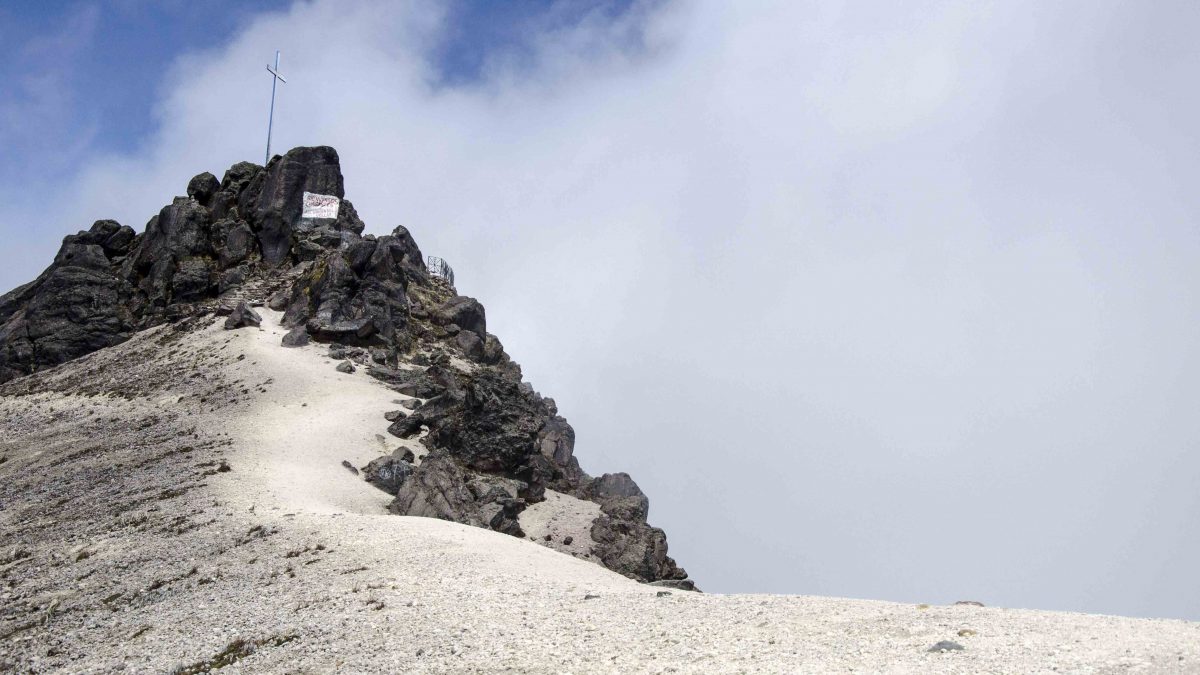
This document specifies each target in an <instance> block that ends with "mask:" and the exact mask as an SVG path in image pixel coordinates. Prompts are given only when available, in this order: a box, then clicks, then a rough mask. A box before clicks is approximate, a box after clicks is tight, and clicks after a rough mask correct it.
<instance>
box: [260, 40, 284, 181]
mask: <svg viewBox="0 0 1200 675" xmlns="http://www.w3.org/2000/svg"><path fill="white" fill-rule="evenodd" d="M267 71H269V72H270V73H271V115H270V117H268V118H267V159H266V161H264V162H263V166H266V165H267V164H268V163H270V161H271V127H272V126H274V124H275V85H277V84H278V83H280V82H283V83H284V84H287V80H285V79H283V76H282V75H280V74H279V50H278V49H276V50H275V67H274V68H272V67H271V64H269V63H268V64H267Z"/></svg>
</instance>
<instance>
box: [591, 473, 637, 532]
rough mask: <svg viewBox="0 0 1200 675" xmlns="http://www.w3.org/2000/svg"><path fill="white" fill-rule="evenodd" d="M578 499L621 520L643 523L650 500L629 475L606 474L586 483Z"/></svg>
mask: <svg viewBox="0 0 1200 675" xmlns="http://www.w3.org/2000/svg"><path fill="white" fill-rule="evenodd" d="M579 497H580V498H582V499H586V500H588V501H592V502H595V503H597V504H599V505H600V510H601V511H603V512H604V513H607V514H608V515H610V516H613V517H614V518H620V519H622V520H633V521H643V522H644V521H645V520H646V516H647V515H649V513H650V500H649V498H647V497H646V494H645V493H644V492H642V489H641V488H639V487H638V484H637V483H635V482H633V479H632V478H630V477H629V474H627V473H624V472H621V473H606V474H604V475H603V476H600V477H599V478H593V479H592V480H590V481H588V482H587V483H586V484H585V485H584V486H583V487H582V488H580V490H579Z"/></svg>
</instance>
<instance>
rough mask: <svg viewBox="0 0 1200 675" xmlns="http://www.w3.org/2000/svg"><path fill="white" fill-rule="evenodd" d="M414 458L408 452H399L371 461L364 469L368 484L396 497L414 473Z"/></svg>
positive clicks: (402, 450)
mask: <svg viewBox="0 0 1200 675" xmlns="http://www.w3.org/2000/svg"><path fill="white" fill-rule="evenodd" d="M412 461H413V456H412V452H411V451H408V450H404V449H401V450H397V451H395V452H393V453H392V454H390V455H385V456H383V457H380V458H378V459H374V460H371V463H370V464H367V466H366V468H365V469H363V476H364V477H365V478H366V480H367V482H368V483H370V484H372V485H374V486H375V487H377V488H379V489H380V490H383V491H384V492H386V493H388V494H390V495H395V494H396V493H397V492H399V491H400V487H401V486H402V485H404V481H405V480H407V479H408V477H409V476H410V475H412V472H413V465H412Z"/></svg>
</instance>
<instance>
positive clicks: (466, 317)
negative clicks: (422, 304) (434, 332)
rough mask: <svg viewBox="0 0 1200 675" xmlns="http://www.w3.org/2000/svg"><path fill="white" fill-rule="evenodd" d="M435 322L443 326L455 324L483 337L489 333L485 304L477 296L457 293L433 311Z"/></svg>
mask: <svg viewBox="0 0 1200 675" xmlns="http://www.w3.org/2000/svg"><path fill="white" fill-rule="evenodd" d="M433 321H434V323H436V324H438V325H442V326H446V325H450V324H454V325H456V326H458V327H459V328H461V329H463V330H469V331H471V332H473V333H475V334H476V335H478V336H479V337H480V338H481V339H482V338H483V337H484V336H486V335H487V318H486V316H485V315H484V311H483V305H481V304H479V301H478V300H476V299H475V298H468V297H467V296H465V295H456V296H454V297H453V298H451V299H450V300H448V301H447V302H446V303H445V304H443V305H442V306H441V307H438V308H437V309H436V310H434V312H433Z"/></svg>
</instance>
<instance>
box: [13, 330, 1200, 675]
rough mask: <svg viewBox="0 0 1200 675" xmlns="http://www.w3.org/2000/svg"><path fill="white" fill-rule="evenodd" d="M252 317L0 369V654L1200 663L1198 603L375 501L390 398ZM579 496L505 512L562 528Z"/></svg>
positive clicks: (784, 669) (159, 664) (115, 665)
mask: <svg viewBox="0 0 1200 675" xmlns="http://www.w3.org/2000/svg"><path fill="white" fill-rule="evenodd" d="M267 314H268V316H267V317H266V319H267V321H265V322H264V329H263V330H262V331H256V330H253V329H242V330H239V331H234V332H225V331H221V330H220V329H219V328H217V327H216V326H208V325H204V324H201V325H196V326H191V327H188V326H178V327H163V328H160V329H155V330H153V331H147V332H146V333H144V334H142V335H139V336H138V337H137V338H135V339H134V340H131V341H130V342H129V343H126V344H125V345H121V346H119V347H116V348H113V349H109V350H104V351H103V352H98V353H97V354H93V355H91V356H88V357H85V358H84V359H80V360H79V361H76V362H74V363H72V364H69V365H67V366H66V367H62V368H58V369H55V370H53V371H49V372H47V373H43V374H41V375H38V376H36V377H33V378H25V379H23V380H21V381H17V382H15V383H9V384H8V385H5V386H4V387H2V388H0V457H2V458H4V459H3V461H2V462H0V671H2V670H6V669H7V670H13V671H16V672H53V671H58V672H86V673H91V672H96V673H99V672H116V671H122V672H138V673H141V672H147V673H161V672H170V671H172V670H178V672H198V671H200V670H203V669H204V668H207V667H214V666H216V665H222V666H223V668H222V670H221V672H228V673H259V672H263V673H285V672H286V673H328V672H344V673H372V672H408V673H471V672H479V673H503V672H511V673H593V672H597V673H630V672H638V673H640V672H648V673H660V672H661V673H667V672H694V673H739V672H745V673H758V672H780V673H797V672H801V673H803V672H814V673H815V672H821V673H824V672H891V673H942V672H945V673H978V672H994V673H1027V672H1081V673H1124V672H1138V673H1146V672H1153V673H1180V672H1200V624H1197V623H1191V622H1183V621H1169V620H1145V619H1128V618H1119V617H1108V616H1096V615H1084V614H1071V613H1061V612H1042V611H1031V610H1015V609H1003V608H991V607H974V606H953V607H941V606H935V607H926V606H914V605H902V604H895V603H885V602H873V601H863V600H846V599H838V598H818V597H804V596H766V595H715V594H697V593H686V592H679V591H669V592H668V591H663V590H662V589H659V588H656V587H651V586H646V585H642V584H638V583H635V582H633V581H630V580H628V579H625V578H624V577H621V576H618V575H616V574H614V573H611V572H609V571H607V570H606V569H604V568H602V567H600V566H598V565H595V564H593V563H590V562H587V561H586V560H584V559H582V558H580V557H574V556H572V555H567V554H564V553H561V552H557V551H554V550H551V549H548V548H546V547H544V546H539V545H536V544H534V543H533V542H531V541H528V540H519V539H515V538H513V537H508V536H505V535H501V534H497V533H494V532H490V531H485V530H480V529H474V528H469V527H465V526H460V525H456V524H453V523H446V522H442V521H436V520H428V519H420V518H403V517H398V516H391V515H386V514H385V513H384V512H383V509H384V506H385V505H386V503H387V496H386V495H384V494H383V493H381V492H379V491H377V490H375V489H374V488H373V487H371V486H369V485H367V484H365V483H364V482H363V481H362V480H361V477H358V476H355V475H354V474H352V473H351V472H350V471H349V470H347V469H346V468H344V467H343V466H342V465H341V461H342V460H343V459H346V460H349V461H350V462H351V464H352V465H353V466H361V465H362V464H365V462H366V461H368V460H370V459H372V458H374V457H375V456H377V455H378V454H381V453H380V445H379V440H378V439H377V438H376V436H377V435H378V434H379V433H381V432H382V430H383V429H384V428H385V427H386V422H385V421H384V420H383V418H382V415H383V413H384V412H385V411H386V410H388V409H392V408H394V407H395V404H394V403H392V401H393V400H394V399H396V398H398V396H397V395H396V394H394V393H392V392H390V391H388V390H386V389H385V388H383V387H381V386H379V385H377V384H376V383H374V382H373V381H371V380H370V379H368V378H366V377H365V376H364V375H362V373H361V372H360V373H353V374H344V373H339V372H337V371H335V370H334V366H335V365H336V364H335V363H334V362H332V361H330V360H328V359H326V358H325V357H324V356H323V350H322V349H321V348H319V347H310V348H305V349H299V350H290V349H284V348H282V347H279V346H277V345H278V335H277V334H276V332H277V330H278V329H277V328H276V327H275V326H274V324H273V319H274V317H273V316H271V315H270V314H269V313H267ZM305 404H307V405H305ZM392 443H393V440H392V439H390V438H389V439H385V445H390V444H392ZM585 459H586V458H585ZM578 506H579V505H573V504H570V503H565V502H563V501H562V500H561V499H559V498H558V497H553V498H552V501H551V502H550V503H548V504H547V505H545V506H542V507H540V508H535V509H531V510H530V512H529V515H528V516H527V517H526V518H523V523H524V524H525V525H526V526H527V527H529V528H530V530H531V531H536V532H537V533H538V534H543V533H544V534H551V535H552V538H553V539H555V540H557V541H561V540H562V539H563V538H565V536H567V534H568V533H570V532H576V533H577V534H578V531H579V529H580V528H581V527H582V524H583V523H585V521H586V520H587V518H586V512H584V511H581V510H580V508H577V507H578ZM543 536H544V535H543ZM569 550H570V552H572V553H576V554H578V553H580V552H579V551H578V550H576V547H574V546H572V547H570V549H569ZM701 581H702V580H701ZM943 640H948V641H953V642H955V643H957V644H958V645H960V646H962V647H963V649H962V650H957V651H948V652H943V653H931V652H929V651H927V650H928V649H929V647H930V646H932V645H933V644H935V643H937V642H939V641H943Z"/></svg>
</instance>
